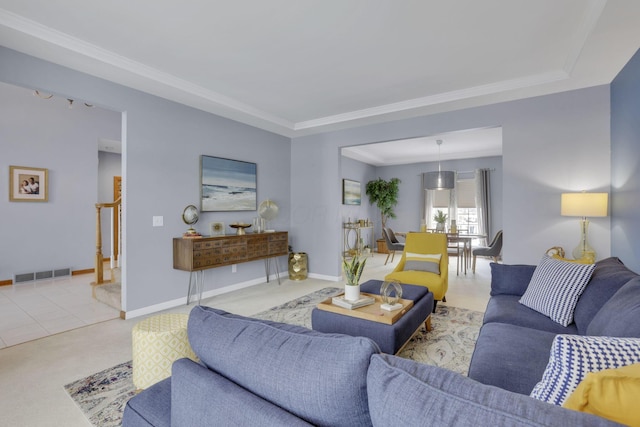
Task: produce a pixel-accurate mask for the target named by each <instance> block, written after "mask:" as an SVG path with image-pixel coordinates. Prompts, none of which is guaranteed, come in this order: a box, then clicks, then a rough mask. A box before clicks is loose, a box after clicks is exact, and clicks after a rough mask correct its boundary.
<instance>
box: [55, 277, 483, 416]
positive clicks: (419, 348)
mask: <svg viewBox="0 0 640 427" xmlns="http://www.w3.org/2000/svg"><path fill="white" fill-rule="evenodd" d="M339 292H341V289H339V288H324V289H321V290H319V291H317V292H313V293H311V294H309V295H305V296H303V297H300V298H297V299H295V300H293V301H289V302H287V303H285V304H282V305H280V306H277V307H273V308H271V309H269V310H267V311H263V312H261V313H258V314H256V315H254V316H252V317H255V318H259V319H266V320H272V321H275V322H282V323H288V324H292V325H299V326H306V327H308V328H310V327H311V310H312V309H313V307H315V306H316V305H317V304H318V303H319V302H320V301H323V300H324V299H326V298H328V297H330V296H333V295H336V294H338V293H339ZM482 316H483V313H481V312H478V311H472V310H466V309H464V308H456V307H447V306H444V305H438V308H437V309H436V312H435V313H434V314H433V315H432V316H431V325H432V331H431V332H428V333H427V331H426V329H425V328H424V326H423V327H422V328H420V330H419V331H418V333H416V334H415V335H414V336H413V338H411V340H410V341H409V343H408V344H407V345H406V346H405V348H404V349H403V350H402V352H401V353H400V354H399V355H398V356H400V357H404V358H407V359H413V360H416V361H419V362H422V363H427V364H430V365H435V366H441V367H443V368H447V369H449V370H452V371H455V372H458V373H460V374H463V375H466V374H467V369H468V367H469V363H470V361H471V355H472V353H473V347H474V345H475V342H476V339H477V338H478V332H479V331H480V326H481V325H482ZM64 388H65V390H66V391H67V393H69V396H71V398H72V399H73V400H74V402H76V404H77V405H78V406H79V407H80V409H81V410H82V412H83V413H84V414H85V416H86V417H87V418H88V419H89V421H90V422H91V424H93V425H94V426H96V427H116V426H120V424H121V419H122V411H123V410H124V406H125V405H126V403H127V401H128V400H129V399H130V398H131V397H133V396H134V395H135V391H134V386H133V381H132V371H131V362H126V363H122V364H120V365H118V366H114V367H113V368H109V369H105V370H104V371H101V372H98V373H96V374H93V375H91V376H89V377H87V378H83V379H81V380H78V381H75V382H73V383H71V384H67V385H66V386H64Z"/></svg>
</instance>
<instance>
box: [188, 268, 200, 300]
mask: <svg viewBox="0 0 640 427" xmlns="http://www.w3.org/2000/svg"><path fill="white" fill-rule="evenodd" d="M194 273H195V277H194ZM203 288H204V270H200V271H191V272H189V289H188V290H187V305H189V303H190V302H191V295H192V293H193V294H197V295H198V305H200V302H201V301H202V289H203ZM192 289H193V292H192V291H191V290H192Z"/></svg>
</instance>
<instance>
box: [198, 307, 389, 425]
mask: <svg viewBox="0 0 640 427" xmlns="http://www.w3.org/2000/svg"><path fill="white" fill-rule="evenodd" d="M187 331H188V335H189V342H190V343H191V347H192V348H193V351H194V352H195V354H196V355H197V356H198V357H199V358H200V361H201V362H202V363H203V364H204V365H205V366H207V367H208V368H209V369H212V370H214V371H216V372H218V373H219V374H221V375H223V376H224V377H226V378H227V379H229V380H231V381H233V382H234V383H236V384H237V385H239V386H241V387H243V388H245V389H247V390H248V391H250V392H252V393H254V394H256V395H257V396H259V397H261V398H262V399H265V400H268V401H270V402H272V403H274V404H275V405H277V406H280V407H281V408H283V409H284V410H286V411H288V412H291V413H293V414H294V415H296V416H298V417H300V418H302V419H304V420H306V421H307V422H309V423H312V424H314V425H320V426H322V425H326V426H368V425H371V419H370V417H369V407H368V405H367V385H366V376H367V375H366V374H367V370H368V368H369V359H370V357H371V355H372V354H375V353H378V352H379V351H380V350H379V348H378V346H377V345H376V344H375V343H374V342H373V341H372V340H370V339H368V338H363V337H351V336H346V335H339V334H324V333H320V332H315V331H312V330H310V329H306V328H302V327H299V326H293V325H286V324H283V323H276V322H269V321H264V320H258V319H251V318H247V317H243V316H238V315H234V314H230V313H226V312H224V311H222V310H216V309H213V308H210V307H203V306H197V307H194V308H193V310H192V311H191V315H190V316H189V323H188V327H187Z"/></svg>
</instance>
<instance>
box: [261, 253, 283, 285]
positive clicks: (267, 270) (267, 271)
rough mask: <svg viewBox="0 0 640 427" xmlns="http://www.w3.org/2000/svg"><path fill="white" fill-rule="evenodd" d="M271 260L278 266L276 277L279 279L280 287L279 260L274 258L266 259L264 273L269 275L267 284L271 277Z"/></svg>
mask: <svg viewBox="0 0 640 427" xmlns="http://www.w3.org/2000/svg"><path fill="white" fill-rule="evenodd" d="M271 260H273V263H274V264H275V266H276V277H277V278H278V285H280V284H281V283H280V269H279V268H278V260H277V259H276V258H274V257H271V258H265V259H264V272H265V274H266V275H267V283H269V276H271Z"/></svg>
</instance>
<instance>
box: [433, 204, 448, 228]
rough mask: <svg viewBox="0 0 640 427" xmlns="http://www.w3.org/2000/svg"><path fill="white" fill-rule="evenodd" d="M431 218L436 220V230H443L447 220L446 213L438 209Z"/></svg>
mask: <svg viewBox="0 0 640 427" xmlns="http://www.w3.org/2000/svg"><path fill="white" fill-rule="evenodd" d="M433 220H434V221H435V222H436V231H444V224H445V222H447V214H446V213H444V212H442V211H441V210H440V209H438V211H437V212H436V214H435V215H434V216H433Z"/></svg>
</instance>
